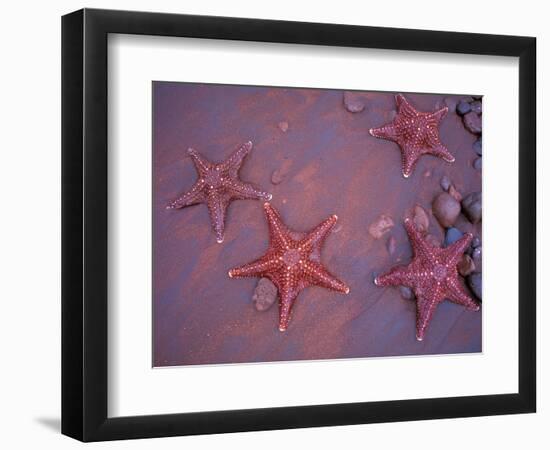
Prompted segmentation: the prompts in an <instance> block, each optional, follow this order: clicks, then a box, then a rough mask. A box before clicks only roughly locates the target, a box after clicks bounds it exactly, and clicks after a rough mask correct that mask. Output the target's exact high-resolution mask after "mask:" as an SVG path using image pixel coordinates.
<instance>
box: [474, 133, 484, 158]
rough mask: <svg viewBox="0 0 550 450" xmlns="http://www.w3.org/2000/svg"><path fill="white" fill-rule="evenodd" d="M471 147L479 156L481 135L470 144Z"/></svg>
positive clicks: (480, 152)
mask: <svg viewBox="0 0 550 450" xmlns="http://www.w3.org/2000/svg"><path fill="white" fill-rule="evenodd" d="M472 148H473V149H474V152H476V154H477V155H478V156H481V154H482V145H481V137H479V138H477V139H476V140H475V142H474V143H473V145H472Z"/></svg>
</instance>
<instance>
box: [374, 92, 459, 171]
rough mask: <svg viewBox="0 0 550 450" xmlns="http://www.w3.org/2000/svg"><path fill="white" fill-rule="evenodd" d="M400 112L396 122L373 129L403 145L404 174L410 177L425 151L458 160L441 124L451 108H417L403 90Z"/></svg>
mask: <svg viewBox="0 0 550 450" xmlns="http://www.w3.org/2000/svg"><path fill="white" fill-rule="evenodd" d="M395 102H396V103H397V115H396V116H395V118H394V119H393V122H392V123H389V124H387V125H384V126H382V127H379V128H371V129H370V130H369V133H370V134H371V135H372V136H374V137H377V138H381V139H387V140H389V141H393V142H396V143H397V144H398V145H399V147H401V157H402V163H403V176H404V177H405V178H408V177H409V176H410V175H411V173H412V170H413V168H414V166H415V164H416V162H417V161H418V159H419V158H420V157H421V156H422V155H426V154H430V155H435V156H438V157H439V158H443V159H444V160H445V161H447V162H450V163H452V162H454V160H455V158H454V156H453V155H451V153H450V152H449V150H447V147H445V146H444V145H443V144H442V143H441V141H440V140H439V130H438V126H439V123H440V122H441V120H442V119H443V117H445V115H446V114H447V112H448V110H449V108H447V107H444V108H441V109H438V110H437V111H434V112H428V113H426V112H420V111H417V110H416V109H415V108H414V107H413V106H411V104H410V103H409V102H408V101H407V100H406V99H405V97H404V96H403V95H401V94H398V95H396V96H395Z"/></svg>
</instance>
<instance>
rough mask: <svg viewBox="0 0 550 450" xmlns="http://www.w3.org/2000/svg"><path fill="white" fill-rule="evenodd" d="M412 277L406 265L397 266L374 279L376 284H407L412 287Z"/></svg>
mask: <svg viewBox="0 0 550 450" xmlns="http://www.w3.org/2000/svg"><path fill="white" fill-rule="evenodd" d="M413 281H414V280H413V279H412V277H411V271H410V270H409V267H408V266H397V267H394V268H393V269H391V270H390V271H389V272H388V273H385V274H384V275H379V276H377V277H376V278H375V279H374V284H376V286H408V287H413Z"/></svg>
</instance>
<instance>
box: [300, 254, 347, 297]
mask: <svg viewBox="0 0 550 450" xmlns="http://www.w3.org/2000/svg"><path fill="white" fill-rule="evenodd" d="M303 271H304V273H305V274H306V275H307V278H308V282H309V284H312V285H315V286H320V287H324V288H326V289H330V290H332V291H337V292H342V293H344V294H349V287H348V286H347V285H346V284H345V283H343V282H342V281H340V280H339V279H338V278H336V277H335V276H334V275H332V274H331V273H330V272H329V271H328V270H326V269H325V268H324V267H323V266H322V265H321V264H318V263H316V262H314V261H307V262H305V263H304V265H303Z"/></svg>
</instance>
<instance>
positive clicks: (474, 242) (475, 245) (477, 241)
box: [472, 236, 481, 248]
mask: <svg viewBox="0 0 550 450" xmlns="http://www.w3.org/2000/svg"><path fill="white" fill-rule="evenodd" d="M480 245H481V239H479V237H477V236H474V238H473V239H472V248H478V247H479V246H480Z"/></svg>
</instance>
